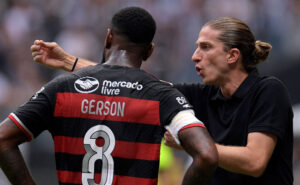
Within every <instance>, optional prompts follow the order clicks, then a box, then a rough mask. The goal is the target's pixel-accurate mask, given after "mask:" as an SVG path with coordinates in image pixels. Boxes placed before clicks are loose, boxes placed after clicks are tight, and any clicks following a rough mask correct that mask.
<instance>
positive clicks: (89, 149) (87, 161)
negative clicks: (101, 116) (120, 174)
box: [81, 125, 116, 185]
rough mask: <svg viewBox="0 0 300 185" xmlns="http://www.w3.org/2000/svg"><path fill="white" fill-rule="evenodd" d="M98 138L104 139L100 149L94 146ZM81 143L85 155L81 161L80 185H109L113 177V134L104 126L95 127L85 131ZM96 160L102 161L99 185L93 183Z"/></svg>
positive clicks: (114, 141)
mask: <svg viewBox="0 0 300 185" xmlns="http://www.w3.org/2000/svg"><path fill="white" fill-rule="evenodd" d="M99 137H101V138H103V139H104V145H103V146H101V147H99V146H97V144H96V140H97V138H99ZM83 142H84V148H85V151H86V154H85V155H84V158H83V161H82V177H81V181H82V184H83V185H111V184H112V182H113V176H114V161H113V158H112V156H111V153H112V151H113V149H114V148H115V145H116V139H115V136H114V134H113V132H112V131H111V129H110V128H108V127H107V126H105V125H97V126H94V127H92V128H90V129H89V130H88V131H87V133H86V134H85V136H84V141H83ZM97 160H102V172H101V181H100V183H99V184H96V183H95V162H96V161H97Z"/></svg>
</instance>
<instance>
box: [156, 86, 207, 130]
mask: <svg viewBox="0 0 300 185" xmlns="http://www.w3.org/2000/svg"><path fill="white" fill-rule="evenodd" d="M192 108H193V107H192V105H191V104H190V103H189V102H188V101H187V99H186V98H185V96H183V95H182V94H181V93H180V92H179V91H178V90H177V89H175V88H173V87H165V88H162V89H160V115H161V122H162V124H163V126H167V125H169V127H167V128H170V127H173V128H174V129H172V130H174V133H175V134H177V132H178V131H179V130H180V129H181V128H182V127H184V126H186V125H188V124H194V123H201V125H203V124H202V122H200V121H199V120H198V119H197V118H196V117H195V116H194V111H193V110H192ZM187 110H188V111H187ZM182 111H187V112H189V111H191V112H192V114H193V115H192V117H194V118H195V119H190V120H192V121H190V120H189V121H187V120H188V119H182V118H185V116H186V115H190V113H188V114H185V113H187V112H185V113H182V114H180V115H181V116H178V113H179V112H182ZM176 116H177V118H179V117H180V119H179V121H176V123H178V125H176V126H175V125H173V126H171V122H172V121H174V118H175V117H176ZM186 121H187V122H186Z"/></svg>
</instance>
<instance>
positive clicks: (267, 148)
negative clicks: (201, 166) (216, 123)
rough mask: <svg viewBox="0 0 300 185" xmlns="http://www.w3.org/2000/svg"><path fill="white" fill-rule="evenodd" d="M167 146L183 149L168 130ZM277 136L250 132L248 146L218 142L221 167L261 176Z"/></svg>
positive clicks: (166, 135)
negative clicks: (226, 144)
mask: <svg viewBox="0 0 300 185" xmlns="http://www.w3.org/2000/svg"><path fill="white" fill-rule="evenodd" d="M164 138H165V144H166V145H167V146H170V147H173V148H177V149H182V146H180V145H178V144H177V143H176V141H175V140H174V138H173V136H172V135H171V134H170V133H169V132H166V133H165V135H164ZM276 142H277V137H276V136H275V135H272V134H266V133H261V132H253V133H249V134H248V143H247V145H246V146H225V145H220V144H216V147H217V150H218V154H219V167H221V168H224V169H225V170H228V171H231V172H233V173H240V174H244V175H249V176H253V177H259V176H261V175H262V174H263V173H264V171H265V169H266V167H267V165H268V162H269V160H270V158H271V156H272V153H273V151H274V148H275V145H276Z"/></svg>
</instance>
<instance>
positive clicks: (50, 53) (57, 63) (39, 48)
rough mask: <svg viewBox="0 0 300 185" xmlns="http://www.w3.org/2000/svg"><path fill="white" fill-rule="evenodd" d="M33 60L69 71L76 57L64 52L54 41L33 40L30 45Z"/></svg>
mask: <svg viewBox="0 0 300 185" xmlns="http://www.w3.org/2000/svg"><path fill="white" fill-rule="evenodd" d="M31 53H32V57H33V60H34V61H35V62H37V63H40V64H43V65H46V66H48V67H51V68H55V69H63V70H66V71H71V69H72V66H73V63H74V61H75V59H76V57H74V56H72V55H70V54H68V53H67V52H65V51H64V50H63V49H62V48H61V47H60V46H59V45H58V44H57V43H56V42H44V41H42V40H35V41H34V43H33V45H32V46H31Z"/></svg>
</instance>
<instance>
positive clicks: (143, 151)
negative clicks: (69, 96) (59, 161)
mask: <svg viewBox="0 0 300 185" xmlns="http://www.w3.org/2000/svg"><path fill="white" fill-rule="evenodd" d="M98 140H99V142H97V144H98V145H99V146H101V145H103V140H101V139H98ZM54 149H55V152H61V153H68V154H75V155H83V154H85V153H86V151H85V149H84V145H83V138H74V137H66V136H55V137H54ZM159 154H160V144H149V143H137V142H126V141H119V140H117V141H116V146H115V148H114V150H113V152H112V156H113V157H120V158H127V159H141V160H159Z"/></svg>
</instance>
